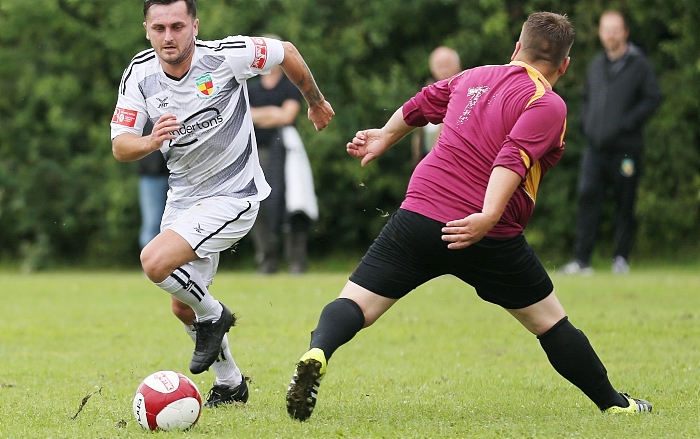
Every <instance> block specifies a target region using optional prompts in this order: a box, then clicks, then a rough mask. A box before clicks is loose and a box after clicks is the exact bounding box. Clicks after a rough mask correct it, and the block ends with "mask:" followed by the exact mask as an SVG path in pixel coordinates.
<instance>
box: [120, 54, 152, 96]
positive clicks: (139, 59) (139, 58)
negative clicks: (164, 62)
mask: <svg viewBox="0 0 700 439" xmlns="http://www.w3.org/2000/svg"><path fill="white" fill-rule="evenodd" d="M155 57H156V51H155V50H154V49H147V50H144V51H143V52H140V53H138V54H137V55H136V56H134V57H133V58H132V59H131V62H130V63H129V67H127V68H126V70H124V75H123V76H122V82H121V84H120V86H119V92H120V93H121V94H124V93H125V92H126V81H127V80H128V79H129V77H130V76H131V73H132V72H133V70H134V66H136V65H137V64H143V63H145V62H148V61H151V60H152V59H154V58H155Z"/></svg>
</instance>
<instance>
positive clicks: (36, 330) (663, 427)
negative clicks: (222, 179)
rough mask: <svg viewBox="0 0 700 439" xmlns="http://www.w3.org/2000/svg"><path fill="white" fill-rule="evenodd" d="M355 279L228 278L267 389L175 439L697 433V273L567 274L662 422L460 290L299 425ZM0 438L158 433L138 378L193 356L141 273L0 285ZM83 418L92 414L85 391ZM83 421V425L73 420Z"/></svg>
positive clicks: (207, 379)
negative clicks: (337, 312) (138, 395)
mask: <svg viewBox="0 0 700 439" xmlns="http://www.w3.org/2000/svg"><path fill="white" fill-rule="evenodd" d="M346 279H347V273H342V274H328V273H318V274H308V275H304V276H298V277H291V276H287V275H278V276H271V277H258V276H256V275H254V274H246V273H227V272H222V273H220V274H219V275H218V277H217V279H216V282H215V284H214V286H213V288H212V292H213V294H214V295H215V296H216V297H217V298H218V299H220V300H221V301H223V302H224V303H226V304H227V305H228V306H229V307H230V308H231V309H232V310H234V311H235V312H236V313H237V314H239V316H240V322H239V323H240V324H239V326H237V327H236V328H234V329H233V330H232V332H231V336H230V337H231V349H232V351H233V354H234V356H235V357H236V360H237V362H238V364H239V366H240V367H241V369H242V371H243V372H244V373H245V374H246V375H249V376H250V377H251V378H252V380H253V381H252V383H251V385H250V386H251V398H250V401H249V403H248V404H247V405H245V406H229V407H225V408H220V409H215V410H205V412H204V413H203V414H202V417H201V419H200V422H199V423H198V424H197V426H196V427H195V428H194V429H192V430H190V431H188V432H184V433H182V432H169V433H164V432H161V433H156V434H158V435H160V436H159V437H168V438H177V437H187V438H213V437H228V438H331V437H339V438H569V437H573V438H618V437H649V438H697V437H700V420H699V418H698V412H699V407H700V391H699V389H700V270H698V267H697V266H695V267H685V268H671V267H664V268H653V267H647V268H644V269H637V270H635V271H634V273H633V274H631V275H629V276H624V277H614V276H612V275H610V274H606V273H601V274H596V275H595V276H593V277H589V278H581V277H560V276H556V275H554V276H553V279H554V281H555V285H556V288H557V294H558V296H559V298H560V300H561V301H562V303H563V304H564V306H565V308H566V309H567V311H568V314H569V316H570V319H571V321H572V322H573V323H574V325H576V326H578V327H579V328H581V329H583V330H584V331H585V333H586V335H587V336H588V338H589V339H590V340H591V342H592V344H593V346H594V347H595V348H596V350H597V351H598V354H599V355H600V357H601V359H602V360H603V362H604V363H605V364H606V367H607V369H608V373H609V376H610V378H611V380H612V382H613V384H614V385H615V386H616V387H618V388H619V390H623V391H627V392H629V393H630V394H632V395H633V396H637V397H642V398H646V399H648V400H650V401H651V402H652V403H653V404H654V413H653V414H651V415H642V416H609V415H607V416H606V415H602V414H601V413H599V412H598V411H597V409H596V407H595V406H594V405H593V404H592V403H591V402H590V401H589V400H588V399H587V398H586V397H585V396H584V395H583V394H582V393H581V392H580V391H579V390H578V389H576V388H574V387H573V386H572V385H570V384H569V383H568V382H567V381H565V380H564V379H563V378H561V377H560V376H559V375H557V374H556V372H555V371H554V370H553V369H552V368H551V366H550V365H549V363H548V362H547V359H546V357H545V355H544V353H543V352H542V350H541V349H540V347H539V343H538V342H537V340H536V339H535V337H534V336H532V335H530V334H529V333H528V332H527V331H525V330H524V329H523V328H521V327H520V326H519V325H518V323H517V322H516V321H515V320H514V319H513V318H511V317H510V316H509V315H508V314H507V313H506V312H504V311H502V310H500V309H499V308H498V307H495V306H493V305H490V304H486V303H484V302H482V301H480V300H479V299H478V298H477V297H476V295H475V294H474V291H473V289H472V288H470V287H468V286H464V285H463V284H461V283H459V282H458V281H456V280H455V279H453V278H440V279H436V280H434V281H432V282H430V283H428V284H426V285H424V286H423V287H421V288H419V289H418V290H417V291H416V292H414V293H412V294H411V295H409V296H408V297H407V298H406V299H404V300H402V301H401V302H400V303H399V304H398V305H396V306H395V307H394V309H392V310H391V311H390V312H389V313H388V314H387V315H385V316H384V317H383V318H382V319H380V320H379V322H377V323H376V324H375V325H374V326H373V327H372V328H369V329H368V330H366V331H363V332H361V333H359V334H358V335H357V337H356V338H355V340H353V341H352V342H351V343H350V344H348V345H346V346H344V347H342V348H341V349H340V350H339V351H338V352H337V353H336V355H335V356H334V357H333V359H332V361H331V362H330V364H329V371H328V375H327V376H326V378H325V380H324V382H323V385H322V386H321V390H320V395H319V402H318V405H317V407H316V412H315V413H314V416H312V417H311V419H310V420H309V421H308V422H306V423H299V422H295V421H292V420H291V419H290V418H289V417H288V416H287V414H286V412H285V407H284V392H285V389H286V386H287V383H288V382H289V379H290V377H291V373H292V371H293V365H294V363H295V361H296V360H297V359H298V357H299V356H300V355H301V354H302V353H303V352H304V351H305V350H306V347H307V346H308V341H309V332H310V331H311V330H312V329H313V328H314V326H315V324H316V321H317V317H318V314H319V312H320V310H321V308H322V307H323V306H324V305H325V304H326V303H327V302H329V301H330V300H332V299H334V298H335V297H336V295H337V293H338V292H339V291H340V288H341V287H342V285H343V284H344V283H345V280H346ZM0 297H2V299H3V300H2V304H3V311H4V318H3V319H2V321H0V438H3V439H4V438H140V437H150V436H148V435H149V433H147V432H145V431H143V430H142V429H141V427H139V425H138V424H137V423H136V421H135V420H134V417H133V414H132V410H131V402H132V398H133V393H134V391H135V389H136V387H137V386H138V384H139V383H140V381H141V380H142V379H143V378H144V377H145V376H146V375H148V374H150V373H152V372H154V371H157V370H162V369H172V370H177V371H181V372H184V373H185V374H186V375H188V376H190V377H191V378H193V379H194V381H195V382H196V383H197V385H198V386H199V388H200V391H201V392H202V393H203V394H204V393H206V391H207V390H208V389H209V387H210V386H211V382H212V380H213V375H212V374H211V372H205V373H204V374H202V375H196V376H193V375H191V374H190V373H189V371H188V370H187V365H188V363H189V358H190V355H191V350H192V344H191V342H190V340H189V338H188V337H187V335H186V334H185V332H184V331H183V329H182V327H181V325H180V324H179V323H178V321H177V320H176V319H175V318H174V317H173V316H172V314H171V313H170V310H169V297H168V295H167V294H166V293H164V292H162V291H160V290H159V289H158V288H157V287H155V286H153V285H152V284H151V283H150V282H148V281H147V280H146V278H145V277H144V276H143V275H142V274H141V273H140V272H125V273H49V274H35V275H26V276H23V275H18V274H10V273H0ZM90 393H93V395H92V396H91V397H90V398H89V399H88V400H87V402H86V404H85V405H84V407H83V409H82V411H80V412H79V413H78V409H79V407H80V405H81V401H82V400H83V398H84V397H86V396H87V395H88V394H90ZM76 413H78V414H77V416H76V417H75V419H71V418H73V417H74V416H75V415H76Z"/></svg>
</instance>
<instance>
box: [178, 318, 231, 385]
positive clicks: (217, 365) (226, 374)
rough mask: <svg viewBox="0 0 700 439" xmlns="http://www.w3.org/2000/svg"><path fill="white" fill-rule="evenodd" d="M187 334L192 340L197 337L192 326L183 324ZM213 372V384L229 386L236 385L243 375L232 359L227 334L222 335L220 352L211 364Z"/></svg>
mask: <svg viewBox="0 0 700 439" xmlns="http://www.w3.org/2000/svg"><path fill="white" fill-rule="evenodd" d="M184 326H185V331H186V332H187V335H189V336H190V338H191V339H192V341H195V340H196V339H197V335H196V332H195V331H194V327H192V326H189V325H184ZM211 368H212V370H213V371H214V374H215V375H216V381H214V384H215V385H216V384H219V385H224V386H228V387H231V388H235V387H238V386H239V385H240V384H241V383H242V382H243V375H242V374H241V371H240V369H238V366H236V362H235V361H233V356H232V355H231V351H230V350H229V348H228V335H224V340H223V341H222V342H221V352H220V353H219V358H217V359H216V361H215V362H214V364H212V365H211Z"/></svg>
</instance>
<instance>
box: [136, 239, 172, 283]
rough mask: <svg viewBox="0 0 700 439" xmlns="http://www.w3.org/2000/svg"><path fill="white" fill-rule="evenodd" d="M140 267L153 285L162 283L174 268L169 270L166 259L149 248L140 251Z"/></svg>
mask: <svg viewBox="0 0 700 439" xmlns="http://www.w3.org/2000/svg"><path fill="white" fill-rule="evenodd" d="M141 267H142V268H143V272H144V273H145V274H146V276H148V278H149V279H150V280H151V281H152V282H155V283H160V282H163V281H164V280H165V279H166V278H167V277H168V276H169V275H170V273H172V272H173V270H174V268H170V266H169V265H168V264H167V260H166V258H164V257H163V256H162V255H160V254H159V253H158V252H157V251H156V250H154V249H153V248H152V247H150V246H148V245H147V246H146V247H144V249H143V250H141Z"/></svg>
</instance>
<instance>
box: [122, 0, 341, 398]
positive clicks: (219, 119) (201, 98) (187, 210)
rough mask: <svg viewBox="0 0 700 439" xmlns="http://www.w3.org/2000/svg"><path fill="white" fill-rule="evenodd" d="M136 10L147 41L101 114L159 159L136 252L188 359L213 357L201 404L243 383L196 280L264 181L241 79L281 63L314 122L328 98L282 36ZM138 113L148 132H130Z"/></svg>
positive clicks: (226, 324) (171, 9)
mask: <svg viewBox="0 0 700 439" xmlns="http://www.w3.org/2000/svg"><path fill="white" fill-rule="evenodd" d="M143 13H144V17H145V22H144V27H145V29H146V38H147V39H148V40H150V41H151V45H152V46H153V49H149V50H145V51H143V52H141V53H139V54H138V55H136V56H135V57H134V58H133V59H132V61H131V63H130V64H129V66H128V67H127V69H126V70H125V71H124V75H123V76H122V81H121V84H120V85H119V96H118V99H117V108H116V110H115V113H114V117H113V119H112V124H111V127H112V149H113V153H114V156H115V157H116V158H117V160H120V161H133V160H138V159H140V158H142V157H144V156H145V155H147V154H149V153H151V152H152V151H155V150H160V152H161V153H162V154H163V155H164V156H165V158H166V160H167V162H168V168H169V170H170V190H169V194H168V202H167V207H166V210H165V213H164V214H163V220H162V231H161V232H160V233H159V234H158V236H156V237H155V238H154V239H153V240H152V241H151V242H150V243H149V244H148V245H147V246H146V247H145V248H144V249H143V251H142V252H141V264H142V266H143V269H144V272H145V273H146V275H147V276H148V278H149V279H150V280H151V281H153V282H154V283H155V284H156V285H157V286H159V287H160V288H162V289H163V290H165V291H166V292H168V293H170V294H171V297H172V311H173V313H174V314H175V315H176V316H177V317H178V318H179V319H180V320H181V321H182V322H183V323H184V325H185V328H186V330H187V332H188V334H189V335H190V337H191V338H192V339H193V340H194V341H195V349H194V354H193V355H192V361H191V362H190V371H191V372H192V373H194V374H198V373H202V372H204V371H205V370H207V369H208V368H209V367H210V366H212V365H213V369H214V372H215V374H216V381H215V382H214V387H213V388H212V390H211V391H210V393H209V397H208V400H207V405H208V406H210V407H214V406H217V405H219V404H222V403H230V402H234V401H239V402H246V401H247V399H248V388H247V384H246V381H245V378H244V377H243V376H242V375H241V372H240V370H239V369H238V367H237V366H236V364H235V362H234V361H233V358H232V356H231V352H230V350H229V347H228V338H227V337H226V333H227V332H228V330H229V328H230V327H231V326H232V325H233V324H234V323H235V317H234V316H233V315H232V313H231V311H229V309H228V308H227V307H226V306H224V305H223V304H221V303H220V302H219V301H217V300H215V299H214V298H213V297H212V296H211V294H210V293H209V290H208V287H209V285H210V284H211V283H212V281H213V278H214V274H215V273H216V269H217V266H218V261H219V252H221V251H222V250H225V249H228V248H230V247H231V246H233V245H234V244H235V243H236V242H237V241H238V240H239V239H241V238H242V237H243V236H244V235H245V234H246V233H247V232H248V231H249V230H250V228H251V227H252V225H253V221H254V220H255V216H256V214H257V211H258V206H259V203H260V201H262V200H263V199H264V198H265V197H266V196H267V195H268V194H269V192H270V187H269V186H268V184H267V183H266V181H265V178H264V176H263V173H262V170H261V169H260V164H259V162H258V156H257V152H256V147H255V136H254V135H253V134H252V131H253V122H252V120H251V116H250V109H249V105H248V100H247V94H246V86H245V81H246V80H247V79H248V78H250V77H252V76H254V75H257V74H264V73H267V72H268V71H269V70H270V68H272V67H273V66H275V65H281V66H282V67H283V68H284V70H285V72H286V73H287V75H288V76H289V77H290V79H291V80H292V82H293V83H294V84H296V85H297V87H299V89H300V90H301V92H302V94H303V96H304V97H305V99H306V100H307V102H308V104H309V110H308V117H309V119H310V120H311V121H312V122H313V123H314V125H315V127H316V129H317V130H321V129H323V128H324V127H325V126H326V125H327V124H328V123H329V122H330V120H331V117H332V116H333V109H332V108H331V106H330V104H329V103H328V102H326V100H325V99H324V98H323V95H322V94H321V92H320V91H319V89H318V87H317V86H316V84H315V82H314V79H313V77H312V75H311V72H310V71H309V69H308V67H307V66H306V64H305V62H304V60H303V58H302V57H301V55H300V54H299V52H298V51H297V50H296V48H295V47H294V45H292V44H291V43H289V42H280V41H277V40H270V39H266V38H251V37H245V36H235V37H227V38H224V39H222V40H217V41H200V40H197V39H196V37H197V33H198V30H199V20H198V19H197V18H196V17H197V11H196V0H146V1H145V2H144V6H143ZM148 119H150V120H151V121H152V122H153V130H152V133H151V134H150V135H148V136H141V132H142V128H143V126H144V125H145V123H146V120H148ZM217 358H218V361H217Z"/></svg>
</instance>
